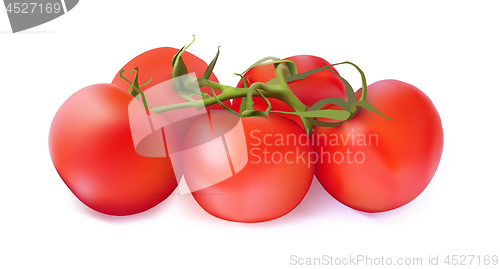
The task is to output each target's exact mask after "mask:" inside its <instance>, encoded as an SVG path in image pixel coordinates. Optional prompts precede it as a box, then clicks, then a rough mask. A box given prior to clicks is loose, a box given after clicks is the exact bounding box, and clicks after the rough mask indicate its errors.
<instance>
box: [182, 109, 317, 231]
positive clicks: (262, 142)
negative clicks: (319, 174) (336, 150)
mask: <svg viewBox="0 0 500 269" xmlns="http://www.w3.org/2000/svg"><path fill="white" fill-rule="evenodd" d="M312 150H313V149H312V146H311V144H310V143H309V137H308V136H307V135H306V133H305V131H304V130H303V129H302V128H301V127H300V126H299V125H297V124H296V123H295V122H293V121H292V120H290V119H287V118H284V117H281V116H277V115H270V116H269V117H267V118H260V117H248V118H242V119H240V118H239V117H238V116H235V115H234V114H230V113H228V112H226V111H218V112H211V113H210V114H209V115H208V116H206V117H203V118H200V119H198V120H197V121H196V122H195V123H194V124H193V125H192V126H191V128H190V129H189V130H188V132H187V134H186V137H185V140H184V142H183V152H182V166H183V168H184V172H185V174H184V177H185V179H186V183H187V184H188V186H189V188H190V190H191V192H192V195H193V197H194V198H195V200H196V201H197V202H198V204H199V205H200V206H201V207H202V208H203V209H204V210H205V211H206V212H208V213H210V214H211V215H213V216H215V217H218V218H221V219H224V220H228V221H235V222H246V223H251V222H263V221H269V220H273V219H276V218H279V217H281V216H283V215H285V214H287V213H288V212H290V211H291V210H293V209H294V208H295V207H296V206H297V205H298V204H299V203H300V202H301V201H302V199H303V198H304V196H305V195H306V193H307V191H308V190H309V187H310V185H311V182H312V178H313V176H314V164H313V163H311V162H310V161H309V157H310V154H311V153H313V152H312Z"/></svg>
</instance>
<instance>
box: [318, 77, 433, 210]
mask: <svg viewBox="0 0 500 269" xmlns="http://www.w3.org/2000/svg"><path fill="white" fill-rule="evenodd" d="M356 94H357V96H358V98H359V96H360V91H358V92H357V93H356ZM367 101H368V102H369V103H370V104H372V105H373V106H375V107H376V108H377V109H379V110H380V111H381V112H382V113H384V115H386V116H388V117H392V120H387V119H384V118H383V117H381V116H379V115H377V114H375V113H371V114H372V115H371V117H370V116H369V114H368V112H367V111H366V110H364V109H361V110H360V111H359V112H358V114H357V115H356V116H355V117H354V118H352V119H351V120H349V121H347V122H345V123H344V124H342V125H341V126H339V127H315V129H314V134H313V143H314V148H315V152H316V153H317V154H318V156H319V162H318V163H317V164H316V177H317V178H318V180H319V182H320V183H321V185H322V186H323V187H324V188H325V190H326V191H327V192H328V193H330V194H331V195H332V196H333V197H334V198H335V199H337V200H338V201H340V202H341V203H343V204H345V205H347V206H349V207H351V208H354V209H357V210H360V211H365V212H382V211H388V210H392V209H395V208H398V207H400V206H402V205H405V204H407V203H408V202H410V201H412V200H413V199H414V198H416V197H417V196H418V195H419V194H420V193H421V192H422V191H423V190H424V189H425V188H426V186H427V185H428V184H429V182H430V181H431V179H432V177H433V176H434V173H435V172H436V169H437V167H438V164H439V160H440V158H441V152H442V149H443V129H442V126H441V119H440V117H439V114H438V112H437V110H436V108H435V107H434V105H433V104H432V102H431V100H430V99H429V98H428V97H427V96H426V95H425V94H424V93H423V92H421V91H420V90H419V89H417V88H416V87H414V86H412V85H410V84H407V83H404V82H401V81H397V80H383V81H379V82H376V83H373V84H371V85H369V86H368V99H367Z"/></svg>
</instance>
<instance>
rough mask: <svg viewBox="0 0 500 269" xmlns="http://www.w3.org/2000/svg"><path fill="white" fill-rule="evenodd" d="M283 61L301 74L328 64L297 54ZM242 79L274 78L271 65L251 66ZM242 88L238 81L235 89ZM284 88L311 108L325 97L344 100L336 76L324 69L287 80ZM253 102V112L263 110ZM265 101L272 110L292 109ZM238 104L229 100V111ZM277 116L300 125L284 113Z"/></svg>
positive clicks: (260, 101) (260, 102)
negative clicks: (293, 66)
mask: <svg viewBox="0 0 500 269" xmlns="http://www.w3.org/2000/svg"><path fill="white" fill-rule="evenodd" d="M284 60H291V61H293V62H294V63H295V65H296V66H297V73H303V72H306V71H309V70H311V69H315V68H319V67H323V66H324V65H329V64H330V63H328V62H327V61H325V60H323V59H322V58H319V57H316V56H311V55H297V56H292V57H288V58H285V59H284ZM322 61H323V62H322ZM329 69H330V70H333V71H335V72H337V70H335V68H333V67H329ZM337 73H338V72H337ZM243 77H244V78H245V79H246V78H247V77H250V78H249V80H250V83H254V82H267V81H269V80H270V79H272V78H274V77H275V74H274V66H273V65H272V64H271V65H261V66H257V67H254V68H252V69H250V70H249V71H248V72H246V73H245V74H244V75H243ZM243 86H244V84H243V81H241V80H240V82H239V83H238V85H237V87H238V88H243ZM288 86H289V87H290V89H291V90H292V92H293V93H294V94H295V95H296V96H297V98H299V100H300V101H302V103H304V104H305V105H306V106H308V105H313V104H314V103H316V102H318V101H320V100H322V99H325V98H328V97H340V98H343V99H346V97H345V90H344V84H343V83H342V81H341V80H340V79H339V77H338V76H337V75H335V74H334V73H332V72H331V71H328V70H322V71H320V72H317V73H314V74H311V75H309V76H307V77H306V78H305V79H301V80H295V81H291V82H289V83H288ZM253 101H254V103H255V104H254V108H255V110H265V109H266V108H267V103H266V102H265V101H264V100H263V99H262V98H261V97H254V98H253ZM269 101H270V102H271V106H272V110H277V111H289V112H290V111H292V109H291V108H290V107H289V106H288V105H287V104H286V103H285V102H283V101H281V100H278V99H274V98H270V99H269ZM240 104H241V98H238V99H235V100H234V101H233V109H235V110H236V111H238V109H239V108H240ZM280 115H281V116H283V117H287V118H290V119H292V120H294V121H295V122H297V123H298V124H299V125H300V126H302V124H301V122H300V119H299V117H297V116H292V115H286V114H280Z"/></svg>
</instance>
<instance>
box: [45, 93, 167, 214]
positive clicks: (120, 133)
mask: <svg viewBox="0 0 500 269" xmlns="http://www.w3.org/2000/svg"><path fill="white" fill-rule="evenodd" d="M132 99H133V97H132V95H130V94H129V93H127V92H126V91H124V90H123V89H122V88H120V87H118V86H116V85H113V84H95V85H91V86H88V87H85V88H83V89H81V90H79V91H77V92H76V93H75V94H73V95H72V96H71V97H69V98H68V99H67V100H66V101H65V102H64V104H63V105H62V106H61V107H60V108H59V110H58V111H57V113H56V115H55V116H54V119H53V121H52V125H51V127H50V134H49V150H50V155H51V158H52V162H53V163H54V166H55V168H56V170H57V172H58V173H59V175H60V176H61V178H62V179H63V181H64V183H65V184H66V185H67V186H68V188H69V189H70V190H71V191H72V192H73V194H74V195H75V196H76V197H77V198H78V199H79V200H80V201H82V202H83V203H84V204H86V205H87V206H88V207H90V208H92V209H94V210H96V211H98V212H101V213H104V214H108V215H116V216H123V215H131V214H136V213H140V212H143V211H146V210H148V209H150V208H152V207H154V206H155V205H157V204H159V203H160V202H161V201H163V200H165V199H166V198H167V197H168V196H169V195H170V194H171V193H172V192H173V190H174V189H175V188H176V187H177V179H176V177H175V174H174V171H173V167H172V164H171V161H170V159H169V158H168V157H165V158H150V157H144V156H141V155H139V154H137V153H136V151H135V148H134V143H133V141H132V135H131V131H130V125H129V115H128V106H129V103H130V102H131V100H132Z"/></svg>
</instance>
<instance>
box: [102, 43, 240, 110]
mask: <svg viewBox="0 0 500 269" xmlns="http://www.w3.org/2000/svg"><path fill="white" fill-rule="evenodd" d="M178 51H179V50H178V49H176V48H170V47H161V48H156V49H152V50H149V51H146V52H144V53H142V54H140V55H138V56H136V57H135V58H134V59H132V60H130V61H129V62H128V63H127V64H126V65H125V66H124V67H122V68H120V71H121V70H125V72H124V73H123V76H124V77H126V78H127V79H128V80H129V81H132V78H133V77H134V76H133V74H131V73H129V72H130V70H132V69H134V68H136V67H138V68H139V77H138V82H139V85H142V84H144V83H146V82H148V81H149V79H150V78H151V77H152V78H153V80H152V81H151V83H149V84H147V85H144V86H143V87H140V90H141V91H146V90H147V89H149V88H151V87H153V86H155V85H157V84H158V83H161V82H164V81H167V80H169V79H171V78H172V58H173V57H174V55H175V54H176V53H177V52H178ZM182 60H183V61H184V63H185V64H186V67H187V69H188V72H189V73H192V72H194V73H196V76H197V77H201V76H202V75H203V74H204V73H205V70H206V68H207V67H208V65H207V63H205V62H204V61H203V60H202V59H200V58H198V57H196V56H195V55H193V54H191V53H189V52H187V51H184V53H182ZM120 71H119V72H118V73H117V74H116V75H115V78H114V79H113V81H112V82H111V83H112V84H115V85H118V86H120V87H121V88H123V89H124V90H128V88H129V87H130V84H129V83H128V82H127V81H125V80H124V79H122V78H121V77H120ZM209 80H211V81H214V82H218V80H217V77H215V75H214V74H213V73H212V74H211V75H210V77H209ZM214 90H215V89H214ZM201 91H204V92H206V93H208V94H209V95H213V94H212V90H211V89H210V88H209V87H202V88H201ZM215 92H216V93H217V94H218V93H220V92H219V91H217V90H215ZM171 94H174V95H177V93H175V92H171ZM223 103H224V104H225V105H226V106H230V105H231V103H230V102H229V100H227V101H224V102H223ZM214 109H216V110H217V109H223V108H222V107H221V106H220V105H219V104H215V105H212V106H209V107H207V110H214Z"/></svg>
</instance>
